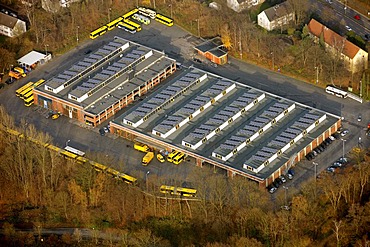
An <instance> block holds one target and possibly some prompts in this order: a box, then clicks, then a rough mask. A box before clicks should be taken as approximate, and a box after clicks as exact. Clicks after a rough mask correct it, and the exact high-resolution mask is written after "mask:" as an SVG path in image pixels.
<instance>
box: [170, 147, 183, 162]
mask: <svg viewBox="0 0 370 247" xmlns="http://www.w3.org/2000/svg"><path fill="white" fill-rule="evenodd" d="M179 153H180V152H179V151H176V150H174V151H172V153H170V154H169V155H168V156H167V161H168V162H172V160H173V158H174V157H175V156H176V155H178V154H179Z"/></svg>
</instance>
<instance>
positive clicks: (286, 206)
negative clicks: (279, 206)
mask: <svg viewBox="0 0 370 247" xmlns="http://www.w3.org/2000/svg"><path fill="white" fill-rule="evenodd" d="M283 188H284V189H285V209H287V208H288V201H287V191H288V189H289V187H287V186H283Z"/></svg>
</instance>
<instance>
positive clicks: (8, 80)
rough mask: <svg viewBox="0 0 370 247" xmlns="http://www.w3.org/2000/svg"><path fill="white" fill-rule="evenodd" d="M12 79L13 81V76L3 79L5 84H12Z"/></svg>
mask: <svg viewBox="0 0 370 247" xmlns="http://www.w3.org/2000/svg"><path fill="white" fill-rule="evenodd" d="M14 81H15V79H13V77H9V78H8V79H7V80H6V81H5V83H6V84H8V85H10V84H12V83H13V82H14Z"/></svg>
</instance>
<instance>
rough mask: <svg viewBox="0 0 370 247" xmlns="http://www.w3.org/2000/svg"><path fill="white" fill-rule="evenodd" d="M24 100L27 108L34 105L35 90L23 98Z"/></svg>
mask: <svg viewBox="0 0 370 247" xmlns="http://www.w3.org/2000/svg"><path fill="white" fill-rule="evenodd" d="M23 100H24V105H25V106H31V105H32V104H33V90H32V89H31V90H30V91H29V92H28V93H26V94H25V95H24V96H23Z"/></svg>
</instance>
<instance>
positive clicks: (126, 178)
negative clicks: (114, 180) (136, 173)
mask: <svg viewBox="0 0 370 247" xmlns="http://www.w3.org/2000/svg"><path fill="white" fill-rule="evenodd" d="M118 178H120V179H122V180H123V182H125V183H127V184H134V183H135V182H136V181H137V179H136V178H134V177H131V176H129V175H127V174H123V173H120V174H119V175H118Z"/></svg>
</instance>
